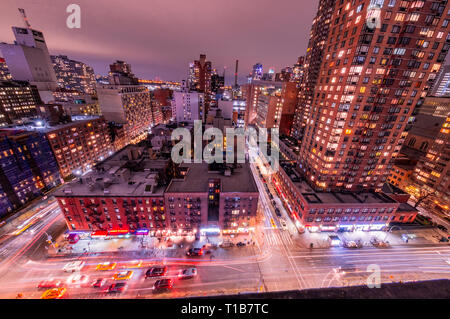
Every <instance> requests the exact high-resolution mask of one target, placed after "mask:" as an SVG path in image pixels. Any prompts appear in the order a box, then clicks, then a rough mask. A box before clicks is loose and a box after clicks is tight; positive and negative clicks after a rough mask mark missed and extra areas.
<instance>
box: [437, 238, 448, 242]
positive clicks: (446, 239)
mask: <svg viewBox="0 0 450 319" xmlns="http://www.w3.org/2000/svg"><path fill="white" fill-rule="evenodd" d="M439 242H441V243H448V242H449V240H448V238H447V237H442V238H441V239H439Z"/></svg>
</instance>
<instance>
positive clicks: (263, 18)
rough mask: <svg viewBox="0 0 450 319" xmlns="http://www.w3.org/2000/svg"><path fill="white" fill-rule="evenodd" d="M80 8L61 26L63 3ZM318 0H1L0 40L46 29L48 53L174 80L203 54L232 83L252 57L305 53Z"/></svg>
mask: <svg viewBox="0 0 450 319" xmlns="http://www.w3.org/2000/svg"><path fill="white" fill-rule="evenodd" d="M71 3H76V4H78V5H80V7H81V19H82V20H81V29H69V28H67V27H66V19H67V16H68V14H67V13H66V7H67V6H68V5H69V4H71ZM317 4H318V0H278V1H274V0H125V1H123V0H67V1H66V0H58V1H55V0H2V10H1V16H0V42H1V41H3V42H8V43H10V42H12V41H13V35H12V31H11V26H13V25H14V26H23V22H22V20H21V17H20V15H19V13H18V10H17V8H19V7H20V8H24V9H25V10H26V12H27V15H28V18H29V21H30V22H31V25H32V27H33V28H35V29H37V30H40V31H42V32H44V35H45V38H46V41H47V45H48V47H49V50H50V53H51V54H65V55H68V56H69V57H70V58H72V59H75V60H79V61H82V62H85V63H87V64H89V65H91V66H92V67H93V68H94V70H95V72H96V73H97V74H106V73H107V71H108V65H109V64H110V63H111V62H112V61H114V60H116V59H120V60H125V61H127V62H128V63H130V64H131V66H132V69H133V72H134V73H135V74H136V75H137V76H138V77H141V78H147V79H153V78H155V77H160V78H161V79H164V80H176V81H180V80H182V79H184V78H186V75H187V72H188V65H189V62H191V61H193V60H194V59H197V58H198V56H199V54H200V53H205V54H206V55H207V58H208V59H209V60H210V61H212V63H213V67H214V68H217V69H218V71H219V72H222V70H223V67H224V66H227V71H226V73H227V79H226V80H227V84H231V83H232V81H233V74H234V61H235V59H239V82H241V83H242V82H243V81H244V78H245V76H246V75H247V74H248V73H249V72H250V70H251V67H252V65H253V64H255V63H256V62H261V63H262V64H263V66H264V71H265V72H266V71H267V70H268V69H269V67H275V70H276V71H279V70H280V69H281V68H282V67H284V66H287V65H292V64H294V63H295V62H296V60H297V57H298V56H300V55H303V54H304V53H305V50H306V47H307V43H308V37H309V31H310V26H311V22H312V19H313V17H314V15H315V13H316V9H317Z"/></svg>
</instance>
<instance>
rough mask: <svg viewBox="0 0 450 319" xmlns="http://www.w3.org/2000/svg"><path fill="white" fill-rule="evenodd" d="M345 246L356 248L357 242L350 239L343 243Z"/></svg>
mask: <svg viewBox="0 0 450 319" xmlns="http://www.w3.org/2000/svg"><path fill="white" fill-rule="evenodd" d="M345 247H347V248H358V244H356V242H354V241H352V240H351V241H347V242H346V243H345Z"/></svg>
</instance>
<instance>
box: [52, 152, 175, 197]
mask: <svg viewBox="0 0 450 319" xmlns="http://www.w3.org/2000/svg"><path fill="white" fill-rule="evenodd" d="M168 162H169V160H168V159H160V158H155V159H150V158H148V157H146V156H145V148H143V147H137V146H134V145H129V146H127V147H125V148H123V149H122V150H121V151H119V152H117V153H115V154H114V155H112V156H110V157H108V158H107V159H106V160H104V161H103V162H101V163H99V164H97V165H96V166H95V168H94V169H93V170H92V171H91V172H89V173H88V174H86V175H84V176H81V177H79V178H78V179H77V180H76V181H74V182H71V183H70V184H67V185H66V186H64V187H63V188H61V189H59V190H57V191H56V192H55V196H161V195H163V194H164V189H165V188H166V185H164V183H161V178H160V177H161V174H162V173H163V172H164V170H165V168H166V166H167V165H168Z"/></svg>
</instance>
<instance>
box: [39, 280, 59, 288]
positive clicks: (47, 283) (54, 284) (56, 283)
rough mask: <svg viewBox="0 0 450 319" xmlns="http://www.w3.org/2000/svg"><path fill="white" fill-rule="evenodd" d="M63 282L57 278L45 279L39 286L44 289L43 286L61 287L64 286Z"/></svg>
mask: <svg viewBox="0 0 450 319" xmlns="http://www.w3.org/2000/svg"><path fill="white" fill-rule="evenodd" d="M63 285H64V284H63V282H62V281H61V280H55V279H51V280H43V281H41V282H40V283H39V285H38V288H39V289H42V288H46V289H49V288H59V287H61V286H63Z"/></svg>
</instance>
